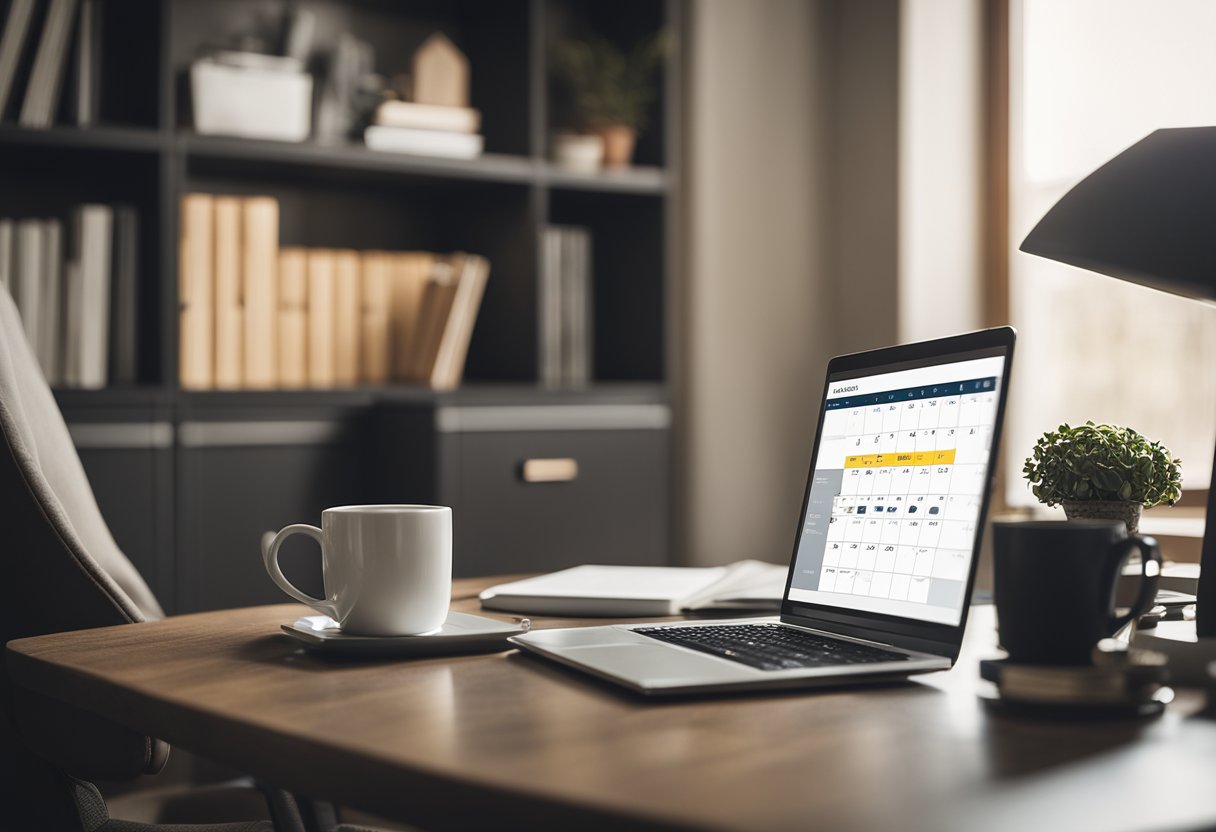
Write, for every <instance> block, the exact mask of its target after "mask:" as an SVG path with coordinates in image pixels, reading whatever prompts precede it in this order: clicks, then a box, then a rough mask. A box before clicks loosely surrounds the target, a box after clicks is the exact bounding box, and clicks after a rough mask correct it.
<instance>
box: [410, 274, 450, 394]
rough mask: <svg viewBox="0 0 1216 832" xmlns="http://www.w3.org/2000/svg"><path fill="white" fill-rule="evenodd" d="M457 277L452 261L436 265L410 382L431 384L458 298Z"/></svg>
mask: <svg viewBox="0 0 1216 832" xmlns="http://www.w3.org/2000/svg"><path fill="white" fill-rule="evenodd" d="M458 277H459V275H457V274H456V272H455V271H454V270H453V269H452V266H451V265H450V264H448V263H443V262H441V263H437V264H436V265H435V269H434V272H433V273H432V275H431V279H430V280H429V281H428V282H427V285H426V289H425V291H424V295H423V301H422V308H421V314H420V315H419V321H418V327H417V329H416V338H415V340H414V347H413V361H412V362H411V365H410V371H409V379H410V380H411V381H416V382H421V383H423V384H430V381H431V374H432V373H433V372H434V368H435V360H436V358H437V357H438V354H439V344H440V341H441V339H442V338H443V332H444V330H445V329H446V328H447V323H448V318H449V316H450V315H451V312H452V303H453V301H454V300H455V298H456V288H457V285H458Z"/></svg>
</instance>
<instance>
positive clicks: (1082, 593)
mask: <svg viewBox="0 0 1216 832" xmlns="http://www.w3.org/2000/svg"><path fill="white" fill-rule="evenodd" d="M992 532H993V544H994V551H993V554H994V559H995V560H994V563H993V567H994V575H993V579H994V582H995V585H994V595H995V600H996V615H997V622H998V629H999V633H1000V642H1001V647H1003V648H1005V650H1007V651H1008V652H1009V658H1010V659H1011V660H1012V661H1015V662H1020V663H1025V664H1088V663H1089V661H1090V653H1091V652H1092V650H1093V648H1094V645H1096V644H1097V643H1098V642H1099V641H1101V640H1102V639H1104V638H1108V637H1110V636H1112V635H1114V634H1115V632H1116V631H1118V630H1119V629H1120V628H1121V627H1123V626H1124V625H1125V624H1127V623H1128V622H1129V621H1131V620H1132V619H1133V618H1136V617H1139V616H1140V615H1142V614H1144V613H1145V612H1148V610H1149V609H1150V608H1151V607H1152V605H1153V600H1154V599H1155V598H1156V597H1157V575H1158V574H1160V572H1161V549H1160V548H1159V547H1158V546H1157V541H1156V540H1154V539H1153V538H1151V537H1142V536H1140V535H1133V536H1131V537H1129V536H1128V534H1127V527H1126V526H1125V525H1124V524H1123V522H1122V521H1119V520H1064V521H1059V520H1057V521H1044V522H1029V523H1017V522H1011V523H994V524H993V529H992ZM1137 550H1139V551H1140V554H1141V557H1142V563H1143V565H1142V567H1141V569H1142V572H1141V575H1142V577H1141V581H1140V591H1139V594H1138V595H1137V597H1136V601H1135V603H1134V604H1133V605H1132V608H1131V610H1130V611H1129V612H1127V613H1126V614H1124V615H1121V616H1120V615H1116V614H1115V582H1116V581H1117V580H1118V578H1119V573H1120V570H1121V567H1122V565H1123V564H1124V563H1125V562H1126V561H1127V559H1128V557H1129V556H1130V555H1131V554H1132V553H1133V552H1135V551H1137Z"/></svg>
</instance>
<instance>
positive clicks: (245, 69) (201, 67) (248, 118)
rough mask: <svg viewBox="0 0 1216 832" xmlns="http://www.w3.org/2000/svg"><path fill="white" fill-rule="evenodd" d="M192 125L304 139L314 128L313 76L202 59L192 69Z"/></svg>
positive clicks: (225, 132)
mask: <svg viewBox="0 0 1216 832" xmlns="http://www.w3.org/2000/svg"><path fill="white" fill-rule="evenodd" d="M190 84H191V92H192V94H193V96H194V129H195V130H197V131H198V132H199V133H205V134H208V135H216V136H243V137H246V138H252V139H279V140H281V141H287V142H301V141H304V140H305V139H307V138H308V134H309V132H310V130H311V128H312V76H311V75H309V74H308V73H306V72H301V71H285V70H282V69H278V68H268V67H259V66H233V65H232V64H231V63H229V62H226V61H222V60H217V59H215V58H203V59H200V60H197V61H195V62H194V63H193V64H192V65H191V67H190Z"/></svg>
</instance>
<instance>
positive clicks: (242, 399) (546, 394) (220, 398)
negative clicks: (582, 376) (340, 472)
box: [177, 382, 668, 407]
mask: <svg viewBox="0 0 1216 832" xmlns="http://www.w3.org/2000/svg"><path fill="white" fill-rule="evenodd" d="M177 395H178V398H179V400H180V401H181V402H182V403H183V404H186V405H188V406H191V407H300V406H310V405H315V406H330V405H332V406H343V405H351V406H365V405H369V404H377V403H384V404H395V405H402V404H431V403H440V404H471V405H475V404H503V405H507V404H529V405H531V404H545V403H548V404H577V403H581V402H588V403H590V402H594V403H615V402H621V403H629V402H645V403H655V402H658V403H662V402H666V401H667V399H668V394H667V388H666V385H664V384H662V383H659V382H623V383H603V384H596V385H592V386H590V387H585V388H570V389H550V388H545V387H542V386H540V385H537V384H533V383H530V382H519V383H509V382H469V383H467V384H465V385H464V386H462V387H460V388H458V389H456V390H450V391H437V390H431V389H429V388H427V387H421V386H418V385H412V384H389V385H376V386H369V387H350V388H341V389H334V390H183V391H179V393H178V394H177Z"/></svg>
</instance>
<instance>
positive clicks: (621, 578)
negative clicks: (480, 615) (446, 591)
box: [479, 560, 789, 617]
mask: <svg viewBox="0 0 1216 832" xmlns="http://www.w3.org/2000/svg"><path fill="white" fill-rule="evenodd" d="M788 573H789V567H788V566H777V565H774V564H771V563H762V562H761V561H757V560H742V561H739V562H737V563H733V564H731V565H730V566H711V567H678V566H594V565H589V566H575V567H573V568H571V569H563V570H562V571H560V572H552V573H550V574H548V575H540V576H537V577H535V578H526V579H524V580H522V581H513V582H511V583H506V584H499V585H497V586H492V587H490V588H489V589H487V590H485V591H484V592H482V593H481V595H480V596H479V597H480V598H481V605H482V607H484V608H486V609H491V610H502V611H505V612H522V613H530V614H533V615H572V616H585V615H605V616H621V617H630V616H652V615H676V614H678V613H680V612H684V611H694V610H758V611H762V612H773V611H776V610H777V609H779V608H780V606H781V598H782V595H783V594H784V592H785V580H786V576H787V574H788Z"/></svg>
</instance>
